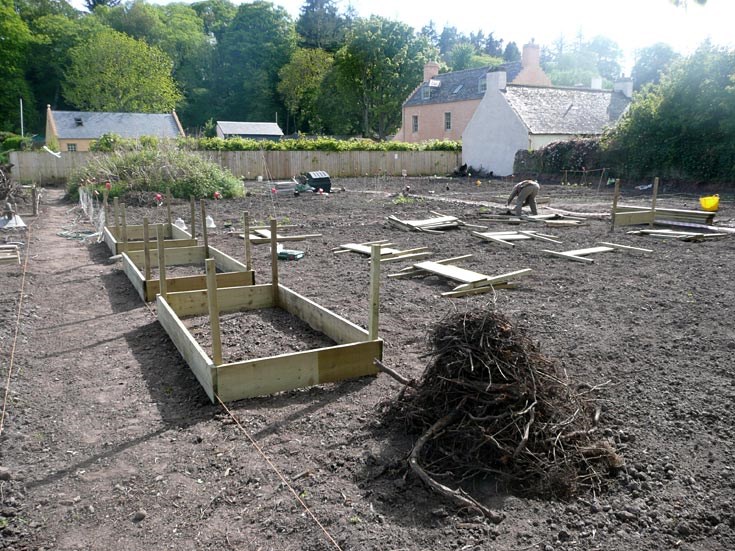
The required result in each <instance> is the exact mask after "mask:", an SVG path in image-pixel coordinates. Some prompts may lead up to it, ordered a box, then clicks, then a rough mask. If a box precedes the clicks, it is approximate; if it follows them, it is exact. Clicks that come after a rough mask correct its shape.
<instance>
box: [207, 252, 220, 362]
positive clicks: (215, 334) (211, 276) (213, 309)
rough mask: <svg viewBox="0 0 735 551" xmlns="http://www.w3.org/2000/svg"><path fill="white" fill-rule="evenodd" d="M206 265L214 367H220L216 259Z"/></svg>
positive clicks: (209, 260)
mask: <svg viewBox="0 0 735 551" xmlns="http://www.w3.org/2000/svg"><path fill="white" fill-rule="evenodd" d="M206 264H207V301H208V302H209V324H210V326H211V328H212V361H213V362H214V365H220V364H221V363H222V337H221V335H220V330H219V305H218V303H217V267H216V266H215V263H214V258H208V259H207V260H206Z"/></svg>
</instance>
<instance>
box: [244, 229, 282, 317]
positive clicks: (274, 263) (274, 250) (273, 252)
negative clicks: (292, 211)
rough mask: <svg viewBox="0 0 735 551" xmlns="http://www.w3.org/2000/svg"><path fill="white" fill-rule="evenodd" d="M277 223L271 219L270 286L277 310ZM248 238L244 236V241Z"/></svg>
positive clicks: (248, 238)
mask: <svg viewBox="0 0 735 551" xmlns="http://www.w3.org/2000/svg"><path fill="white" fill-rule="evenodd" d="M277 230H278V222H276V219H275V218H271V285H272V286H273V306H275V307H276V308H278V236H277V235H276V231H277ZM249 240H250V236H249V235H248V236H246V241H249Z"/></svg>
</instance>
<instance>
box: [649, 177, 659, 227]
mask: <svg viewBox="0 0 735 551" xmlns="http://www.w3.org/2000/svg"><path fill="white" fill-rule="evenodd" d="M657 197H658V176H656V177H655V178H654V179H653V197H651V221H650V222H649V223H648V225H649V226H653V221H654V220H655V219H656V198H657Z"/></svg>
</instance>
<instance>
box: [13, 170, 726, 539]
mask: <svg viewBox="0 0 735 551" xmlns="http://www.w3.org/2000/svg"><path fill="white" fill-rule="evenodd" d="M334 185H335V189H337V190H338V189H339V188H340V187H344V188H345V190H346V191H340V192H335V193H332V194H330V195H328V196H327V195H323V196H319V195H302V196H300V197H293V196H292V195H290V194H278V195H273V194H272V193H269V191H268V186H267V184H259V185H258V184H248V186H247V188H248V190H249V191H250V192H251V193H250V195H249V196H247V197H245V198H243V199H241V200H236V201H227V202H218V203H214V202H209V203H208V209H209V210H208V212H209V213H210V214H211V215H212V216H213V218H214V220H215V222H216V223H217V226H218V227H217V229H216V230H215V231H214V233H212V234H210V244H211V245H214V246H216V247H218V248H220V249H221V250H224V251H225V252H227V253H229V254H232V255H236V256H239V257H242V256H243V254H244V253H243V251H244V244H243V240H242V239H239V238H237V237H234V236H232V235H229V234H227V233H226V231H227V230H226V229H225V225H226V224H230V223H233V224H234V225H235V226H236V227H237V226H238V225H239V222H237V220H238V219H239V217H240V216H241V214H242V212H243V211H244V210H248V211H249V212H250V215H251V217H252V218H253V219H254V220H256V221H258V222H261V223H264V222H266V221H267V220H268V219H269V217H271V216H275V217H276V218H277V219H278V221H279V222H280V223H282V224H286V223H288V224H295V225H296V226H297V227H296V228H293V229H289V230H288V231H284V233H321V234H322V237H319V238H314V239H310V240H308V241H302V242H293V243H288V244H287V245H286V246H287V248H293V249H298V250H302V251H304V252H305V256H304V258H303V259H301V260H298V261H281V262H279V270H280V273H279V275H280V281H281V283H283V284H284V285H286V286H288V287H290V288H292V289H295V290H297V291H299V292H300V293H302V294H304V295H306V296H307V297H308V298H310V299H313V300H314V301H316V302H317V303H319V304H321V305H323V306H325V307H327V308H329V309H331V310H332V311H334V312H337V313H338V314H340V315H342V316H344V317H346V318H347V319H349V320H351V321H353V322H355V323H357V324H359V325H361V326H363V327H366V326H367V320H368V308H369V304H368V282H369V263H368V260H367V258H365V257H362V256H360V255H357V254H353V253H348V254H340V255H334V254H333V252H332V249H333V248H335V247H338V246H339V245H341V244H343V243H348V242H367V241H374V240H378V239H390V240H391V241H392V242H393V243H395V244H396V246H397V247H399V248H414V247H421V246H426V247H429V248H430V249H431V250H432V251H433V252H434V255H433V257H432V258H434V259H440V258H447V257H453V256H458V255H461V254H469V253H471V254H473V255H474V256H473V257H472V258H470V259H468V260H466V261H463V262H462V263H460V264H459V265H461V266H462V267H465V268H469V269H473V270H476V271H479V272H482V273H485V274H488V275H493V274H500V273H505V272H510V271H515V270H519V269H523V268H531V269H532V270H533V273H532V274H531V275H529V276H527V277H525V278H524V279H522V280H521V285H520V287H519V288H518V289H514V290H499V291H498V292H497V295H496V296H491V295H476V296H470V297H466V298H457V299H449V298H445V297H442V296H440V293H441V292H444V291H447V290H449V289H450V288H451V287H450V285H449V284H448V283H447V282H446V281H445V280H441V279H439V278H436V277H427V278H418V279H389V278H388V277H387V275H388V274H390V273H394V272H395V271H398V270H399V269H401V268H403V267H405V266H406V265H407V264H408V263H406V262H400V261H398V262H393V263H389V264H386V265H385V267H384V269H383V272H382V277H381V290H380V292H381V303H380V316H381V317H380V334H381V337H382V338H383V339H384V340H385V350H384V361H385V363H386V364H387V365H389V366H390V367H392V368H394V369H395V370H397V371H399V372H400V373H402V374H403V375H405V376H406V377H409V378H418V377H420V375H421V373H422V371H423V369H424V368H425V366H426V363H427V361H428V359H427V357H426V353H427V352H428V349H427V344H426V334H427V331H428V330H430V328H432V327H433V326H435V324H437V323H438V322H439V321H440V320H441V319H442V318H443V317H444V316H445V315H446V314H447V313H449V312H452V311H464V310H469V309H475V308H493V307H496V308H498V309H499V310H501V311H502V312H504V313H506V314H507V315H509V316H510V317H511V318H512V319H513V320H515V322H516V323H518V324H519V325H521V326H522V327H524V328H525V329H526V330H527V331H528V333H529V334H530V335H532V337H533V339H534V341H537V342H538V343H539V344H540V346H541V349H542V351H544V352H545V353H546V354H547V355H548V356H550V357H552V358H555V359H556V360H557V361H558V362H559V364H560V365H561V366H562V367H563V369H565V370H566V371H567V373H568V374H569V376H570V377H571V378H573V379H574V380H577V381H579V382H580V383H588V384H591V385H602V386H601V388H602V390H601V396H602V402H601V404H602V406H603V409H602V417H601V427H602V429H601V430H603V431H604V435H605V436H607V437H608V438H610V439H611V440H612V441H614V442H615V445H616V447H617V449H618V450H619V451H620V453H621V454H622V455H623V457H624V458H625V462H626V466H625V468H624V469H623V470H622V472H620V473H618V474H617V476H615V477H611V478H610V479H609V482H608V488H607V489H606V490H605V491H604V492H602V493H600V494H598V495H593V494H591V493H590V494H582V495H579V496H577V497H575V498H573V499H571V500H568V501H541V500H534V499H527V498H521V497H518V496H514V495H508V494H504V493H503V492H502V491H499V490H498V487H497V485H496V484H495V483H494V482H493V481H492V480H478V481H475V482H474V483H473V484H471V485H470V486H468V489H469V490H470V491H472V492H473V494H474V495H475V496H476V497H478V498H479V499H480V500H481V501H482V502H483V503H484V504H486V505H487V506H489V507H491V508H493V509H494V510H497V511H498V512H500V513H502V514H503V515H504V520H503V521H502V522H500V523H499V524H492V523H489V522H486V521H485V520H484V519H483V517H480V516H478V515H477V514H475V513H472V512H471V511H461V510H457V508H456V507H455V506H454V505H453V504H452V503H450V502H448V501H446V500H444V499H443V498H440V497H439V496H437V495H436V494H434V493H432V492H431V491H429V490H428V489H427V488H426V487H425V486H424V485H423V484H422V482H421V481H420V480H418V479H417V478H416V477H415V476H413V475H412V474H411V473H410V472H407V466H406V458H407V456H408V453H409V452H410V450H411V447H412V445H413V443H414V442H415V439H416V435H410V434H406V433H405V431H404V430H403V427H402V426H400V424H396V423H390V422H389V421H390V420H389V419H386V418H385V417H384V416H383V415H382V411H383V409H382V407H381V404H384V403H385V402H386V401H391V400H394V399H395V398H396V396H397V395H398V393H399V392H400V390H401V385H400V384H399V383H397V382H396V381H395V380H393V379H391V378H389V377H388V376H386V375H383V374H381V375H379V376H378V377H368V378H364V379H360V380H356V381H349V382H343V383H336V384H328V385H322V386H317V387H313V388H309V389H304V390H297V391H292V392H285V393H282V394H279V395H276V396H269V397H262V398H256V399H250V400H243V401H240V402H235V403H232V404H229V407H230V410H231V412H232V414H233V415H234V417H235V418H236V419H237V423H239V425H238V424H236V423H235V421H234V420H233V418H232V417H231V416H230V415H229V414H228V413H227V412H226V411H225V410H224V409H223V408H222V406H220V405H213V404H211V403H210V402H209V401H208V399H207V397H206V395H205V394H204V392H203V391H202V389H201V387H200V386H199V384H198V383H197V381H196V379H195V378H194V376H193V375H192V373H191V372H190V370H189V368H188V367H187V366H186V365H185V364H184V362H183V361H182V359H181V357H180V356H179V354H178V352H177V351H176V349H175V348H174V346H173V344H172V343H171V341H170V340H169V339H168V337H167V335H166V333H165V331H164V330H163V329H162V328H161V326H160V325H159V324H158V322H157V321H156V317H155V315H154V312H153V311H152V310H150V309H149V308H148V307H146V306H145V305H143V304H142V302H141V301H140V299H139V297H138V296H137V294H136V293H135V291H134V290H133V287H132V286H131V284H130V283H129V282H128V280H127V278H126V276H125V275H124V273H123V272H122V270H121V264H120V262H115V261H110V259H109V257H110V253H109V251H108V250H107V249H106V248H105V246H104V244H90V245H87V244H83V243H82V242H80V241H77V240H71V239H65V238H62V237H59V236H58V235H57V233H58V232H60V231H62V230H63V229H65V228H66V229H90V228H91V226H89V225H87V224H85V223H84V222H83V221H82V220H81V219H80V218H79V213H78V210H77V209H75V208H73V207H74V205H72V204H70V203H66V202H64V201H63V200H62V192H61V190H49V191H48V192H47V193H46V195H45V197H44V204H43V207H42V213H41V216H40V217H38V218H37V219H36V220H28V222H29V224H30V228H29V231H28V232H27V234H26V235H24V236H21V238H22V239H24V240H26V241H27V248H26V252H27V254H28V256H27V269H26V271H25V278H24V277H22V274H23V266H13V265H4V266H0V316H1V317H2V323H1V324H0V362H1V365H2V374H1V375H2V380H3V381H4V382H5V385H4V386H6V388H7V391H6V392H5V399H4V410H3V432H2V437H1V438H2V441H1V448H0V466H2V468H0V500H1V503H0V548H4V549H14V550H31V549H33V550H41V549H57V550H63V551H71V550H93V549H94V550H102V549H105V550H106V549H121V550H152V549H177V550H180V551H183V550H189V549H191V550H193V549H217V550H230V549H232V550H240V549H242V550H262V551H265V550H278V551H282V550H297V549H298V550H328V549H343V550H348V549H350V550H373V549H375V550H392V551H399V550H403V551H418V550H439V549H456V550H492V549H498V550H539V551H553V550H567V549H585V550H588V549H597V550H633V549H635V550H652V551H658V550H670V549H682V550H731V549H735V502H733V499H732V495H733V492H734V491H735V470H734V467H733V464H732V456H733V453H734V452H735V444H734V442H733V437H734V436H735V431H734V430H733V425H734V422H735V421H734V420H735V411H734V410H733V403H735V401H734V400H733V398H735V362H733V360H732V356H733V354H735V316H733V304H735V286H733V283H732V276H733V266H735V236H733V237H729V238H726V239H723V240H719V241H709V242H702V243H687V242H681V241H676V240H661V239H655V238H649V237H640V236H632V235H628V234H627V233H626V231H625V230H617V231H616V232H615V233H614V234H613V235H610V234H609V233H608V230H609V224H608V222H607V221H606V220H604V219H596V218H591V219H590V220H589V222H588V223H587V225H584V226H579V227H563V228H543V231H544V232H546V233H550V234H554V235H557V236H558V237H559V238H560V239H561V240H562V241H563V242H564V244H563V245H553V244H549V243H542V242H537V241H526V242H522V243H519V244H518V245H517V246H516V247H515V248H513V249H509V248H502V247H499V246H497V245H494V244H491V243H487V242H483V241H481V240H479V239H478V238H476V237H474V236H472V235H471V234H470V232H469V231H468V230H466V229H458V230H452V231H448V232H446V233H445V234H442V235H433V234H426V233H408V232H403V231H400V230H398V229H396V228H394V227H392V226H390V225H389V224H388V223H387V222H386V220H385V217H386V216H387V215H389V214H395V215H397V216H398V217H400V218H425V217H428V216H430V214H429V212H430V211H432V210H434V211H441V212H442V213H445V214H451V215H455V216H457V217H459V218H461V219H462V220H464V221H466V222H468V223H475V224H482V222H480V219H481V218H483V216H484V215H487V214H489V213H493V212H497V211H498V210H499V209H500V207H501V205H500V204H499V203H498V202H497V201H495V200H494V199H495V198H497V197H503V196H507V194H508V192H509V190H510V184H509V183H501V182H493V183H488V182H486V181H483V182H482V183H481V184H480V185H476V184H475V183H474V182H468V181H458V180H451V181H447V180H442V179H408V180H405V181H403V180H393V181H385V180H381V179H374V178H365V179H360V180H343V181H339V180H338V181H336V182H335V184H334ZM406 185H409V186H410V194H409V196H408V197H407V198H402V197H401V196H400V195H397V194H398V193H399V192H400V191H401V190H404V189H405V186H406ZM647 193H650V192H649V191H643V192H639V191H636V190H633V189H631V190H627V189H626V190H625V192H624V196H625V198H626V199H625V201H624V202H626V203H638V204H645V202H646V201H648V196H647V195H646V194H647ZM541 196H542V197H549V198H550V199H551V202H550V206H551V207H552V208H557V209H564V210H570V211H575V212H580V213H604V212H606V211H609V206H610V203H611V191H610V189H609V188H606V187H605V186H602V188H601V189H599V188H598V186H597V183H594V184H593V185H592V186H591V187H569V186H560V185H544V186H543V187H542V191H541ZM697 200H698V194H687V193H684V192H681V191H679V190H673V189H668V188H667V187H666V186H664V187H663V193H662V194H661V195H660V197H659V203H658V204H659V206H664V207H672V208H696V207H697V202H698V201H697ZM188 212H189V205H188V203H184V202H181V203H176V204H175V205H174V216H175V217H178V216H181V217H182V218H183V219H184V220H187V223H188V216H189V215H188ZM541 212H542V213H543V212H545V210H544V208H542V209H541ZM144 215H148V216H149V217H150V218H151V219H152V221H163V220H164V218H165V209H156V208H142V207H138V208H129V209H128V211H127V218H128V221H129V223H137V222H140V221H141V219H142V217H143V216H144ZM718 221H719V223H720V224H722V225H729V226H735V206H734V205H733V201H732V197H723V202H722V205H721V209H720V212H719V213H718ZM492 227H493V228H498V229H514V228H512V227H510V226H507V225H505V224H492ZM533 229H542V227H540V226H535V225H534V226H533ZM598 241H613V242H616V243H620V244H623V245H630V246H635V247H647V248H650V249H653V252H652V253H650V254H642V253H631V252H620V253H605V254H601V255H599V256H597V257H596V260H595V262H594V264H589V265H586V264H581V263H575V262H571V261H566V260H564V259H560V258H556V257H553V256H550V255H548V254H547V253H544V252H542V249H547V248H549V249H554V250H569V249H579V248H586V247H589V246H593V245H594V244H595V243H597V242H598ZM253 254H254V267H255V269H256V279H257V281H258V282H260V283H265V282H268V281H269V280H270V265H269V251H268V245H259V246H254V247H253ZM21 288H22V289H23V290H22V293H21ZM21 296H22V305H21V306H20V309H19V304H18V303H19V300H20V298H21ZM18 311H19V312H20V316H19V325H17V341H15V345H13V343H14V339H13V338H14V336H15V335H16V316H17V315H18ZM269 324H270V321H269V320H268V319H265V320H264V321H262V322H260V321H258V320H256V321H253V322H252V323H243V322H238V321H237V320H236V319H235V320H234V321H232V323H230V322H229V321H228V324H226V327H228V331H227V332H226V334H225V335H224V338H225V339H226V342H225V346H226V347H227V346H230V347H233V348H236V350H234V351H233V354H240V355H242V354H247V355H256V356H257V355H263V356H264V355H268V354H270V353H271V352H273V351H278V350H279V349H282V348H283V347H284V346H286V347H287V348H288V349H289V350H287V351H290V350H292V349H296V347H298V346H299V343H291V342H289V343H285V342H282V341H285V340H286V337H288V335H285V336H283V337H279V336H278V335H276V334H273V333H271V332H270V330H269V329H268V327H269ZM230 325H231V327H230ZM315 342H318V341H315ZM313 345H314V344H309V345H308V346H313ZM317 345H318V344H317ZM236 357H237V356H236ZM11 365H12V372H11V371H10V367H11ZM266 458H267V459H266ZM278 473H280V474H278ZM291 489H293V492H292V491H291ZM297 496H298V499H297ZM304 505H305V506H306V507H308V511H307V510H306V509H305V508H304Z"/></svg>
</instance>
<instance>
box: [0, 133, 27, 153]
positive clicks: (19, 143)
mask: <svg viewBox="0 0 735 551" xmlns="http://www.w3.org/2000/svg"><path fill="white" fill-rule="evenodd" d="M30 148H31V139H30V138H22V137H20V136H18V135H10V136H8V137H6V138H5V139H4V140H3V145H2V149H3V151H21V150H25V149H30Z"/></svg>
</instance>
